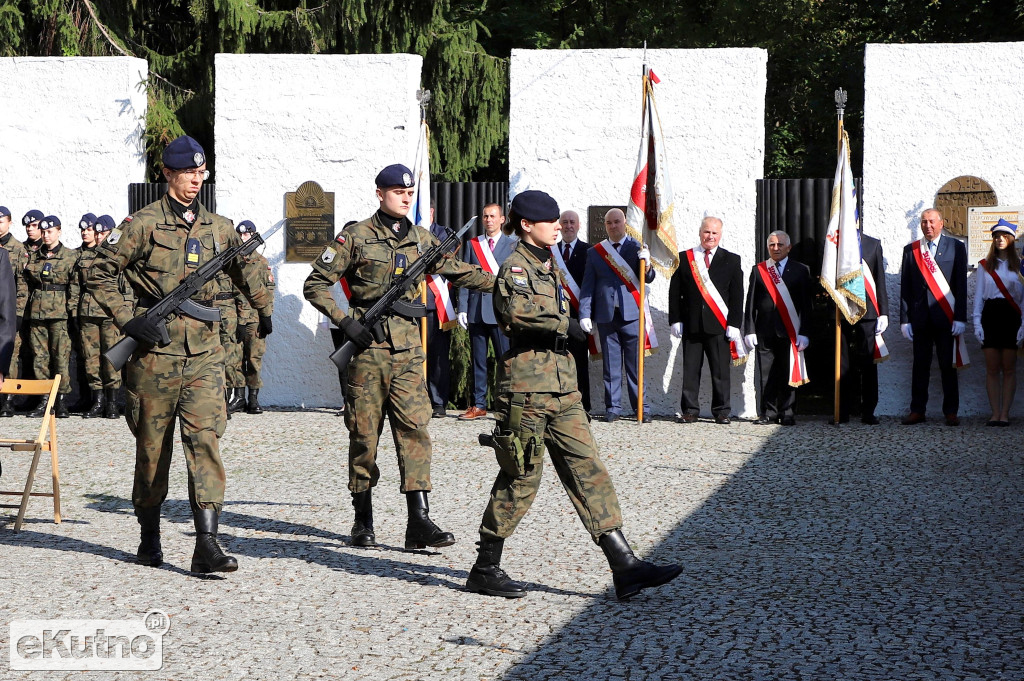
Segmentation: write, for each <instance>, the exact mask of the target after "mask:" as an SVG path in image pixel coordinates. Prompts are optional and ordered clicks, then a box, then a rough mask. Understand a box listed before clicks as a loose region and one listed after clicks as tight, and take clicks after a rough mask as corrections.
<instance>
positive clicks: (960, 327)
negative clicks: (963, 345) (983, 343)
mask: <svg viewBox="0 0 1024 681" xmlns="http://www.w3.org/2000/svg"><path fill="white" fill-rule="evenodd" d="M966 328H967V325H966V324H964V323H963V322H953V335H954V336H962V335H963V333H964V329H966Z"/></svg>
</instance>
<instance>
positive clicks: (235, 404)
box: [228, 388, 246, 414]
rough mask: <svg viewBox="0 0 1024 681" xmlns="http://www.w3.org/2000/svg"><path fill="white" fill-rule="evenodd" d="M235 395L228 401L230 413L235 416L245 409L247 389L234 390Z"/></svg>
mask: <svg viewBox="0 0 1024 681" xmlns="http://www.w3.org/2000/svg"><path fill="white" fill-rule="evenodd" d="M231 392H232V393H233V394H232V396H231V398H230V399H228V413H231V414H234V413H236V412H240V411H242V410H243V409H245V404H246V403H245V388H232V390H231Z"/></svg>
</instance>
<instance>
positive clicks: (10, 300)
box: [0, 248, 18, 387]
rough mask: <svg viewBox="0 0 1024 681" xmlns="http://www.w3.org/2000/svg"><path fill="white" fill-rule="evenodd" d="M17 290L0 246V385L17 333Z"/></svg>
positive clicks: (11, 355)
mask: <svg viewBox="0 0 1024 681" xmlns="http://www.w3.org/2000/svg"><path fill="white" fill-rule="evenodd" d="M16 301H17V290H16V289H15V284H14V270H12V269H11V260H10V256H8V255H7V249H6V248H0V387H3V384H4V378H5V377H6V376H7V375H8V373H9V372H10V369H11V358H12V357H13V355H14V334H16V333H17V328H18V327H17V323H18V322H17V316H16V315H17V302H16Z"/></svg>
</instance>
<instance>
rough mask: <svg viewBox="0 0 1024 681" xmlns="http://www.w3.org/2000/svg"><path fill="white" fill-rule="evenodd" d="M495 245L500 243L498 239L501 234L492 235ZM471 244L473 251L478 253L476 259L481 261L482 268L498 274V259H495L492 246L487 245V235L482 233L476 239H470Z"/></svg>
mask: <svg viewBox="0 0 1024 681" xmlns="http://www.w3.org/2000/svg"><path fill="white" fill-rule="evenodd" d="M492 238H493V239H494V243H495V245H497V243H498V239H499V238H501V236H500V235H499V236H496V237H492ZM469 245H470V246H471V247H472V248H473V252H474V253H476V261H477V262H478V263H480V268H481V269H483V270H484V271H485V272H488V273H490V274H493V275H495V276H497V275H498V261H497V260H495V259H494V253H493V252H492V251H491V247H490V246H488V245H487V235H486V234H481V235H480V236H478V237H476V238H475V239H470V240H469Z"/></svg>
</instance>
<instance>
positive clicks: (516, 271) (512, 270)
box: [508, 267, 523, 274]
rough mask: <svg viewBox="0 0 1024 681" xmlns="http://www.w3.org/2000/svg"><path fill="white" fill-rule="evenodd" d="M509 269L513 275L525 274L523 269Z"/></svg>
mask: <svg viewBox="0 0 1024 681" xmlns="http://www.w3.org/2000/svg"><path fill="white" fill-rule="evenodd" d="M508 269H509V271H510V272H512V274H522V273H523V268H522V267H510V268H508Z"/></svg>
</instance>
